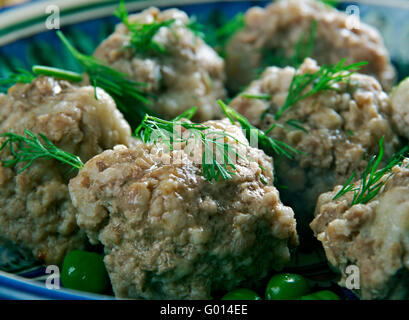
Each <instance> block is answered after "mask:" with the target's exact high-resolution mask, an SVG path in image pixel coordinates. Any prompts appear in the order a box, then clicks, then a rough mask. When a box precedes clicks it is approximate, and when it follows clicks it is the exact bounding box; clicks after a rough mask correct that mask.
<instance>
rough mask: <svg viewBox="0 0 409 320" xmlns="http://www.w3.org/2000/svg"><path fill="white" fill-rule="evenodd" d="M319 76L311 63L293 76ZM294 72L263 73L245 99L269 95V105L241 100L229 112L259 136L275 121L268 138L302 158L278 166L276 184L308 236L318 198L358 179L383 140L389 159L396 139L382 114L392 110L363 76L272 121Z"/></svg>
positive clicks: (384, 96)
mask: <svg viewBox="0 0 409 320" xmlns="http://www.w3.org/2000/svg"><path fill="white" fill-rule="evenodd" d="M318 70H319V67H318V66H317V64H316V63H315V61H314V60H311V59H306V60H305V61H304V63H303V64H302V65H301V66H300V68H299V70H298V71H297V72H298V73H299V74H305V73H314V72H316V71H318ZM294 72H295V70H294V69H293V68H292V67H286V68H284V69H280V68H277V67H270V68H267V69H266V71H265V72H264V73H263V75H262V76H261V79H259V80H255V81H253V82H252V83H251V84H250V86H249V87H248V88H247V90H246V93H252V94H264V95H265V94H267V95H271V98H270V99H269V100H268V101H267V100H263V99H248V98H245V97H243V96H241V95H239V96H238V97H237V98H235V99H234V100H233V101H232V102H231V107H233V108H235V109H236V110H237V111H238V112H240V113H241V114H243V115H244V116H246V117H247V118H248V119H249V120H250V121H251V123H252V124H253V125H255V126H257V127H259V128H260V129H262V130H267V128H269V127H270V126H271V125H272V124H273V123H275V122H276V121H277V122H276V123H279V124H281V125H283V126H284V128H283V127H280V126H277V127H276V128H275V129H274V130H272V131H271V132H270V135H271V136H272V137H274V138H276V139H278V140H280V141H283V142H285V143H287V144H289V145H291V146H292V147H294V148H296V149H297V150H299V151H301V152H303V154H299V155H297V156H296V157H295V159H294V161H289V160H286V159H282V160H281V161H279V165H278V168H277V170H276V173H277V176H278V183H279V184H280V185H284V186H287V187H288V189H283V190H282V192H281V196H282V198H283V201H284V203H286V204H288V205H290V206H291V207H292V208H293V209H294V210H295V212H296V214H300V216H299V217H302V216H303V215H306V219H307V220H306V221H304V222H307V224H305V226H306V227H307V230H309V228H308V223H309V222H310V220H308V219H310V218H312V214H313V212H314V207H315V203H316V201H317V198H318V196H319V195H320V194H321V193H323V192H326V191H328V190H331V189H332V188H333V187H334V186H336V185H338V184H343V183H344V182H345V181H346V180H347V179H348V177H349V176H350V175H351V174H352V173H353V172H354V171H356V172H357V174H359V173H360V172H361V171H362V170H363V169H364V168H365V167H366V164H367V158H365V157H364V156H365V155H366V154H367V155H368V158H369V157H370V156H372V155H374V154H377V152H378V148H379V147H378V146H379V140H380V139H381V138H382V137H384V138H385V143H384V144H385V158H384V159H388V158H389V157H390V156H391V155H392V154H393V153H394V152H395V151H396V148H397V146H398V138H397V136H396V135H395V134H394V133H393V131H392V129H391V126H390V124H389V122H388V120H387V119H386V118H385V117H384V116H383V113H382V111H385V112H386V111H387V110H389V109H390V101H389V98H388V96H387V94H386V93H385V92H383V91H382V89H381V86H380V85H379V83H378V82H377V81H376V80H375V79H374V78H373V77H370V76H367V75H362V74H353V75H351V78H350V80H351V81H350V83H349V84H348V83H346V82H342V83H338V84H336V88H337V89H338V91H320V92H318V93H316V94H315V95H313V96H310V97H308V98H306V99H303V100H301V101H299V102H298V103H296V104H295V105H293V106H291V107H290V108H288V109H287V110H286V111H285V112H284V113H283V114H282V116H281V117H280V118H279V119H278V120H275V118H274V116H275V114H276V112H277V110H278V108H280V107H281V106H282V105H283V104H284V102H285V100H286V98H287V95H288V90H289V87H290V83H291V81H292V78H293V76H294ZM351 84H352V86H353V87H351ZM307 90H308V89H307ZM263 114H265V116H264V118H263V117H262V115H263ZM289 120H292V121H294V120H297V121H299V125H301V126H302V127H303V128H304V130H305V131H302V130H298V129H296V128H293V127H291V126H288V125H287V124H286V123H287V122H288V121H289ZM299 222H302V220H299ZM300 226H301V224H300Z"/></svg>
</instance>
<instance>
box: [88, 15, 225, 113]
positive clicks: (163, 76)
mask: <svg viewBox="0 0 409 320" xmlns="http://www.w3.org/2000/svg"><path fill="white" fill-rule="evenodd" d="M129 20H130V21H131V22H136V21H137V22H139V23H141V24H152V23H154V22H158V23H160V22H164V21H169V20H174V21H173V23H172V24H171V25H170V26H169V27H162V28H160V29H159V31H158V32H157V33H156V35H155V36H154V38H153V40H154V41H155V42H156V43H157V44H159V45H160V46H162V47H163V49H164V50H165V52H163V53H155V52H146V53H140V52H135V50H133V49H132V48H130V47H129V42H130V36H129V30H128V29H127V28H126V27H125V25H124V24H122V23H121V24H119V25H118V26H117V27H116V30H115V32H114V33H113V34H112V35H111V36H109V37H108V38H107V39H106V40H105V41H104V42H102V44H101V45H100V46H99V47H98V48H97V49H96V51H95V53H94V55H95V57H97V58H99V59H101V60H103V61H105V62H106V63H107V64H108V65H109V66H111V67H112V68H114V69H117V70H119V71H121V72H124V73H126V74H128V75H130V76H131V78H132V79H134V80H135V81H139V82H144V83H146V84H147V87H146V89H143V90H146V91H147V92H148V93H150V94H153V95H155V96H156V98H155V99H154V103H153V104H152V106H150V107H151V108H152V109H153V110H154V111H155V112H157V113H158V114H159V115H160V116H161V117H164V118H166V119H172V118H174V117H176V116H177V115H179V114H181V113H182V112H183V111H185V110H186V109H189V108H191V107H194V106H196V107H198V112H197V113H196V115H195V120H197V121H204V120H210V119H215V118H219V117H220V116H221V112H220V108H219V107H218V105H217V103H216V100H217V99H223V98H225V88H224V79H225V74H224V72H225V71H224V61H223V59H221V58H220V57H219V56H218V55H217V53H216V52H215V51H214V50H213V49H212V48H211V47H209V46H208V45H207V44H206V43H205V42H204V41H203V40H202V39H201V38H200V37H198V36H197V35H195V33H194V32H193V31H192V30H190V29H189V28H188V27H187V25H188V23H189V17H188V16H187V15H186V13H184V12H183V11H180V10H177V9H169V10H165V11H162V12H161V11H159V10H158V9H157V8H149V9H146V10H144V11H142V12H141V13H138V14H134V15H131V16H129Z"/></svg>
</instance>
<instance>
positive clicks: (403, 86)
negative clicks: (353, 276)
mask: <svg viewBox="0 0 409 320" xmlns="http://www.w3.org/2000/svg"><path fill="white" fill-rule="evenodd" d="M390 96H391V105H392V108H391V110H390V116H391V120H392V123H393V125H394V127H395V130H396V132H397V133H398V134H399V136H401V137H404V138H406V139H409V78H406V79H405V80H403V81H402V82H401V83H399V85H398V86H397V87H396V88H394V89H393V90H392V92H391V95H390Z"/></svg>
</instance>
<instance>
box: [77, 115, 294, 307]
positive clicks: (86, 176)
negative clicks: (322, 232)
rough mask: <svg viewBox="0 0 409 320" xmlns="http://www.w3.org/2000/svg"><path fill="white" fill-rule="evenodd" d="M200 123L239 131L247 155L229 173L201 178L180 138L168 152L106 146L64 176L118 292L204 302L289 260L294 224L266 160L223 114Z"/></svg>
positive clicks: (83, 225)
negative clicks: (213, 293) (221, 117)
mask: <svg viewBox="0 0 409 320" xmlns="http://www.w3.org/2000/svg"><path fill="white" fill-rule="evenodd" d="M205 125H207V126H209V127H210V128H211V129H217V130H226V132H228V133H230V134H231V135H232V136H234V137H237V138H238V139H239V140H240V141H241V142H242V145H240V147H239V148H244V151H246V152H247V155H248V156H249V158H250V159H251V161H245V159H241V158H240V159H238V161H237V163H236V171H235V173H236V174H235V175H233V176H232V178H231V179H228V180H218V181H216V182H215V181H214V180H213V181H212V182H209V181H207V180H205V178H204V177H203V174H202V168H201V164H200V163H197V161H195V160H194V158H193V157H191V155H190V152H187V151H186V146H185V144H184V143H183V144H182V145H181V146H180V147H181V148H180V149H179V150H175V151H172V152H171V153H167V152H166V151H164V150H166V147H164V146H163V145H160V144H156V145H154V144H144V143H142V142H139V143H135V144H134V146H133V148H132V149H131V148H126V147H125V146H117V147H115V148H114V149H113V150H107V151H104V152H103V153H102V154H100V155H98V156H96V157H94V158H92V159H91V160H90V161H88V162H87V163H86V164H85V167H84V168H83V169H82V170H81V171H80V173H79V175H78V176H77V177H75V178H74V179H72V180H71V182H70V185H69V188H70V194H71V196H72V199H73V203H74V206H75V207H76V208H77V209H78V216H77V222H78V225H79V226H80V228H81V229H83V230H85V231H86V233H87V235H88V237H89V239H90V241H91V242H92V243H98V242H101V243H102V244H103V245H104V246H105V259H104V262H105V265H106V267H107V270H108V273H109V275H110V278H111V283H112V285H113V289H114V292H115V295H116V296H118V297H127V298H146V299H209V298H211V290H229V289H232V288H234V287H236V286H237V285H239V284H242V283H249V284H250V283H254V282H258V281H259V280H261V279H263V278H264V277H265V276H267V275H268V273H269V272H271V271H272V270H279V269H281V268H283V266H284V265H285V264H286V263H287V262H288V261H289V258H290V251H289V247H292V246H294V245H296V244H297V242H298V238H297V234H296V231H295V224H296V222H295V219H294V213H293V211H292V209H291V208H289V207H286V206H284V205H283V204H282V203H281V201H280V199H279V193H278V191H277V189H276V188H275V187H274V186H273V168H272V159H271V158H270V157H268V156H266V155H265V154H264V152H263V151H261V150H259V149H256V148H252V147H250V146H249V145H248V142H247V140H246V138H245V137H244V135H243V133H242V132H241V129H240V128H238V127H237V126H235V125H232V124H230V122H229V121H228V120H227V119H225V120H222V121H209V122H207V123H205ZM175 159H179V161H177V162H175V161H173V160H175Z"/></svg>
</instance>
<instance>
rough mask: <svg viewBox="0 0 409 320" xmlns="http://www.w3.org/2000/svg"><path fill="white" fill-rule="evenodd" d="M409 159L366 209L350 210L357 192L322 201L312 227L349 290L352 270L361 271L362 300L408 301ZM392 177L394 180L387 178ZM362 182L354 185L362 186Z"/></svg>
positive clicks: (325, 196) (359, 206)
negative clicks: (350, 270) (357, 269)
mask: <svg viewBox="0 0 409 320" xmlns="http://www.w3.org/2000/svg"><path fill="white" fill-rule="evenodd" d="M408 166H409V159H405V160H404V162H403V164H402V165H400V166H395V167H394V168H393V171H392V175H391V176H390V174H389V173H387V174H385V175H384V177H383V178H382V179H383V181H385V180H386V183H385V187H384V188H383V189H382V190H381V191H380V192H379V193H378V195H377V196H376V197H375V198H373V199H372V200H371V201H370V202H368V203H366V204H356V205H354V206H351V202H352V198H353V196H354V193H353V192H348V193H346V194H345V195H344V196H342V197H341V198H339V199H337V200H333V198H334V196H335V195H336V194H337V193H338V192H339V191H340V190H341V187H342V186H337V187H336V188H335V189H334V190H333V191H331V192H327V193H324V194H322V195H321V196H320V197H319V200H318V203H317V208H316V211H315V219H314V220H313V221H312V223H311V228H312V230H313V231H314V233H315V235H316V236H317V238H318V240H319V241H321V242H322V245H323V247H324V249H325V253H326V256H327V258H328V261H329V262H330V264H331V265H332V266H334V267H335V268H336V269H337V270H338V271H339V272H340V273H341V280H340V285H341V286H346V280H347V278H348V276H349V274H350V273H347V272H346V269H347V267H348V266H350V265H355V266H357V267H358V268H359V280H360V281H359V282H360V289H359V290H356V293H357V294H358V295H359V296H360V297H361V298H362V299H386V298H389V299H407V297H408V294H409V289H408V288H409V272H408V271H409V260H408V256H409V236H408V235H409V169H408ZM388 177H389V178H388ZM359 185H360V183H359V182H357V183H355V187H359Z"/></svg>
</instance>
